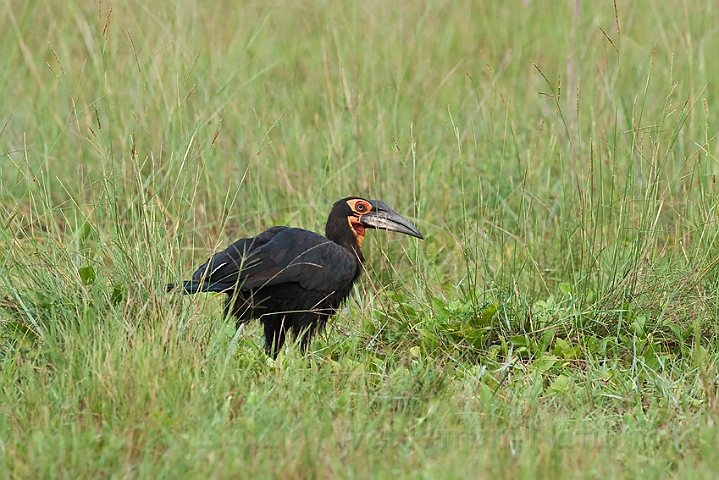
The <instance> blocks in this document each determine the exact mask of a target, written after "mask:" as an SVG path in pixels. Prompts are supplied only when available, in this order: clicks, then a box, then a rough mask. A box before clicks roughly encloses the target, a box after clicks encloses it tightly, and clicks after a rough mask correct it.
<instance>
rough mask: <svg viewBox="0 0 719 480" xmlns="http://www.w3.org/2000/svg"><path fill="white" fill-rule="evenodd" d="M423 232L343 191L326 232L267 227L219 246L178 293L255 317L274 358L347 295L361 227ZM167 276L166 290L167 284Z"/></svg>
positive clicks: (358, 258)
mask: <svg viewBox="0 0 719 480" xmlns="http://www.w3.org/2000/svg"><path fill="white" fill-rule="evenodd" d="M367 228H378V229H384V230H391V231H394V232H400V233H404V234H406V235H411V236H413V237H417V238H420V239H421V238H424V237H422V234H421V233H420V232H419V230H417V228H416V227H415V226H414V225H412V224H411V223H410V222H409V221H408V220H407V219H405V218H404V217H402V216H400V215H399V214H398V213H396V212H395V211H393V210H392V209H391V208H389V207H388V206H387V205H385V204H384V203H383V202H380V201H379V200H365V199H363V198H359V197H347V198H343V199H342V200H339V201H337V202H335V204H334V205H333V206H332V210H331V211H330V214H329V217H328V218H327V225H326V226H325V236H324V237H323V236H322V235H319V234H317V233H314V232H310V231H308V230H303V229H301V228H289V227H272V228H269V229H267V230H265V231H264V232H262V233H260V234H259V235H257V236H256V237H253V238H242V239H240V240H238V241H236V242H235V243H233V244H232V245H230V246H229V247H228V248H227V249H225V250H224V251H222V252H219V253H218V254H216V255H215V256H213V257H212V258H210V259H209V260H208V261H207V263H205V264H204V265H202V266H201V267H200V268H198V269H197V271H196V272H195V273H194V274H193V275H192V280H186V281H184V282H183V284H182V288H183V293H184V294H194V293H198V292H220V293H226V294H227V295H228V298H227V301H226V304H225V312H226V313H231V314H232V315H233V316H234V317H236V318H237V326H238V327H239V326H240V324H242V323H245V322H247V321H249V320H252V319H255V318H256V319H259V320H260V321H261V322H262V323H263V325H264V329H265V348H266V351H267V354H268V355H270V356H272V357H276V356H277V353H278V352H279V350H280V348H281V347H282V345H283V344H284V342H285V334H286V333H287V332H288V331H289V332H290V333H292V334H293V335H294V336H296V337H297V338H299V339H300V347H301V348H302V350H303V351H305V350H306V349H307V344H308V343H309V341H310V339H311V338H312V335H313V334H314V333H315V332H317V331H318V330H321V329H322V328H323V327H324V326H325V323H326V322H327V319H328V318H329V317H330V316H331V315H333V314H334V313H335V312H336V311H337V309H338V308H339V307H340V305H341V304H342V302H343V301H344V300H345V299H346V298H347V297H348V296H349V294H350V291H351V290H352V285H354V283H355V281H357V279H358V278H359V276H360V274H361V273H362V264H363V263H364V257H363V256H362V251H361V250H360V248H361V247H362V241H363V240H364V235H365V229H367ZM174 287H175V284H173V283H170V284H168V285H167V289H168V291H169V290H172V289H173V288H174Z"/></svg>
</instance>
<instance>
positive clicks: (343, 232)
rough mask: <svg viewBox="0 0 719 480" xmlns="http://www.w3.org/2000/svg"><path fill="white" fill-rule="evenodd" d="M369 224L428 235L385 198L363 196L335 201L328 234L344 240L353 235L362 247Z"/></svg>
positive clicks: (402, 231) (414, 235) (351, 237)
mask: <svg viewBox="0 0 719 480" xmlns="http://www.w3.org/2000/svg"><path fill="white" fill-rule="evenodd" d="M348 227H349V228H348ZM368 228H378V229H382V230H390V231H393V232H399V233H404V234H405V235H411V236H413V237H417V238H421V239H422V238H424V237H423V236H422V234H421V233H420V232H419V230H417V227H415V226H414V225H412V223H410V221H409V220H407V219H406V218H404V217H403V216H401V215H400V214H398V213H397V212H395V211H394V210H392V209H391V208H389V207H388V206H387V205H386V204H385V203H384V202H381V201H379V200H365V199H364V198H360V197H347V198H343V199H342V200H339V201H337V202H335V204H334V205H333V206H332V211H330V215H329V218H328V219H327V226H326V227H325V235H326V236H327V238H329V239H330V240H333V241H335V242H337V243H340V244H342V243H344V242H342V240H350V239H351V240H353V243H354V244H355V245H356V246H357V247H358V248H361V247H362V242H363V240H364V235H365V230H366V229H368Z"/></svg>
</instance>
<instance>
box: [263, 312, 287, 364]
mask: <svg viewBox="0 0 719 480" xmlns="http://www.w3.org/2000/svg"><path fill="white" fill-rule="evenodd" d="M262 323H263V324H264V327H265V351H266V352H267V355H269V356H270V357H272V358H277V354H278V353H279V352H280V349H281V348H282V345H284V343H285V317H284V316H282V317H280V318H277V317H274V316H273V317H269V318H267V319H265V320H264V321H263V322H262Z"/></svg>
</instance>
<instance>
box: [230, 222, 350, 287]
mask: <svg viewBox="0 0 719 480" xmlns="http://www.w3.org/2000/svg"><path fill="white" fill-rule="evenodd" d="M246 263H247V264H246V266H245V267H244V268H243V270H242V272H241V274H240V282H239V285H240V289H241V290H249V289H252V288H259V287H263V286H270V285H279V284H282V283H289V282H294V283H299V284H300V285H301V286H302V288H305V289H307V290H315V291H320V292H328V293H329V292H333V291H335V290H337V289H340V288H343V287H346V286H347V285H348V284H350V283H351V282H352V280H353V279H354V277H355V275H356V274H357V269H358V268H360V267H359V260H358V259H357V257H356V256H355V255H353V254H352V253H351V252H350V251H348V250H347V249H345V248H344V247H341V246H340V245H338V244H336V243H334V242H332V241H330V240H328V239H326V238H325V237H323V236H321V235H318V234H316V233H313V232H310V231H307V230H302V229H300V228H288V229H287V230H283V231H282V232H280V233H278V234H277V235H275V236H274V237H273V238H272V240H270V241H269V242H267V243H266V244H264V245H262V246H261V247H259V248H257V249H255V250H253V251H252V252H251V255H250V256H249V257H248V259H247V262H246Z"/></svg>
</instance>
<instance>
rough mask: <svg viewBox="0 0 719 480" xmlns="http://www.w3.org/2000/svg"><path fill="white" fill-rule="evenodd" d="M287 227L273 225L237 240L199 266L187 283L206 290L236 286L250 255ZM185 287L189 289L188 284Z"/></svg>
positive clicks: (215, 290)
mask: <svg viewBox="0 0 719 480" xmlns="http://www.w3.org/2000/svg"><path fill="white" fill-rule="evenodd" d="M286 229H287V227H272V228H269V229H267V230H265V231H264V232H262V233H260V234H259V235H257V236H255V237H251V238H241V239H240V240H237V241H236V242H235V243H233V244H232V245H230V246H229V247H227V248H226V249H225V250H223V251H221V252H218V253H217V254H215V255H214V256H213V257H212V258H210V259H209V260H208V261H207V262H206V263H205V264H203V265H202V266H201V267H200V268H198V269H197V271H195V273H193V274H192V280H191V281H190V282H186V283H189V284H190V285H191V286H196V287H197V288H198V289H199V290H201V291H205V292H212V291H214V292H217V291H224V290H227V289H231V288H234V287H235V285H236V284H237V280H238V278H239V274H240V272H241V271H242V270H243V269H244V268H246V267H247V266H248V265H249V263H250V261H249V260H248V256H249V255H250V254H251V253H252V252H253V251H254V250H256V249H257V248H259V247H262V246H263V245H265V244H266V243H267V242H269V241H270V240H272V239H273V238H274V237H275V236H276V235H277V234H278V233H280V232H282V231H283V230H286ZM185 288H186V289H187V285H186V286H185ZM193 293H194V292H193Z"/></svg>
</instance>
